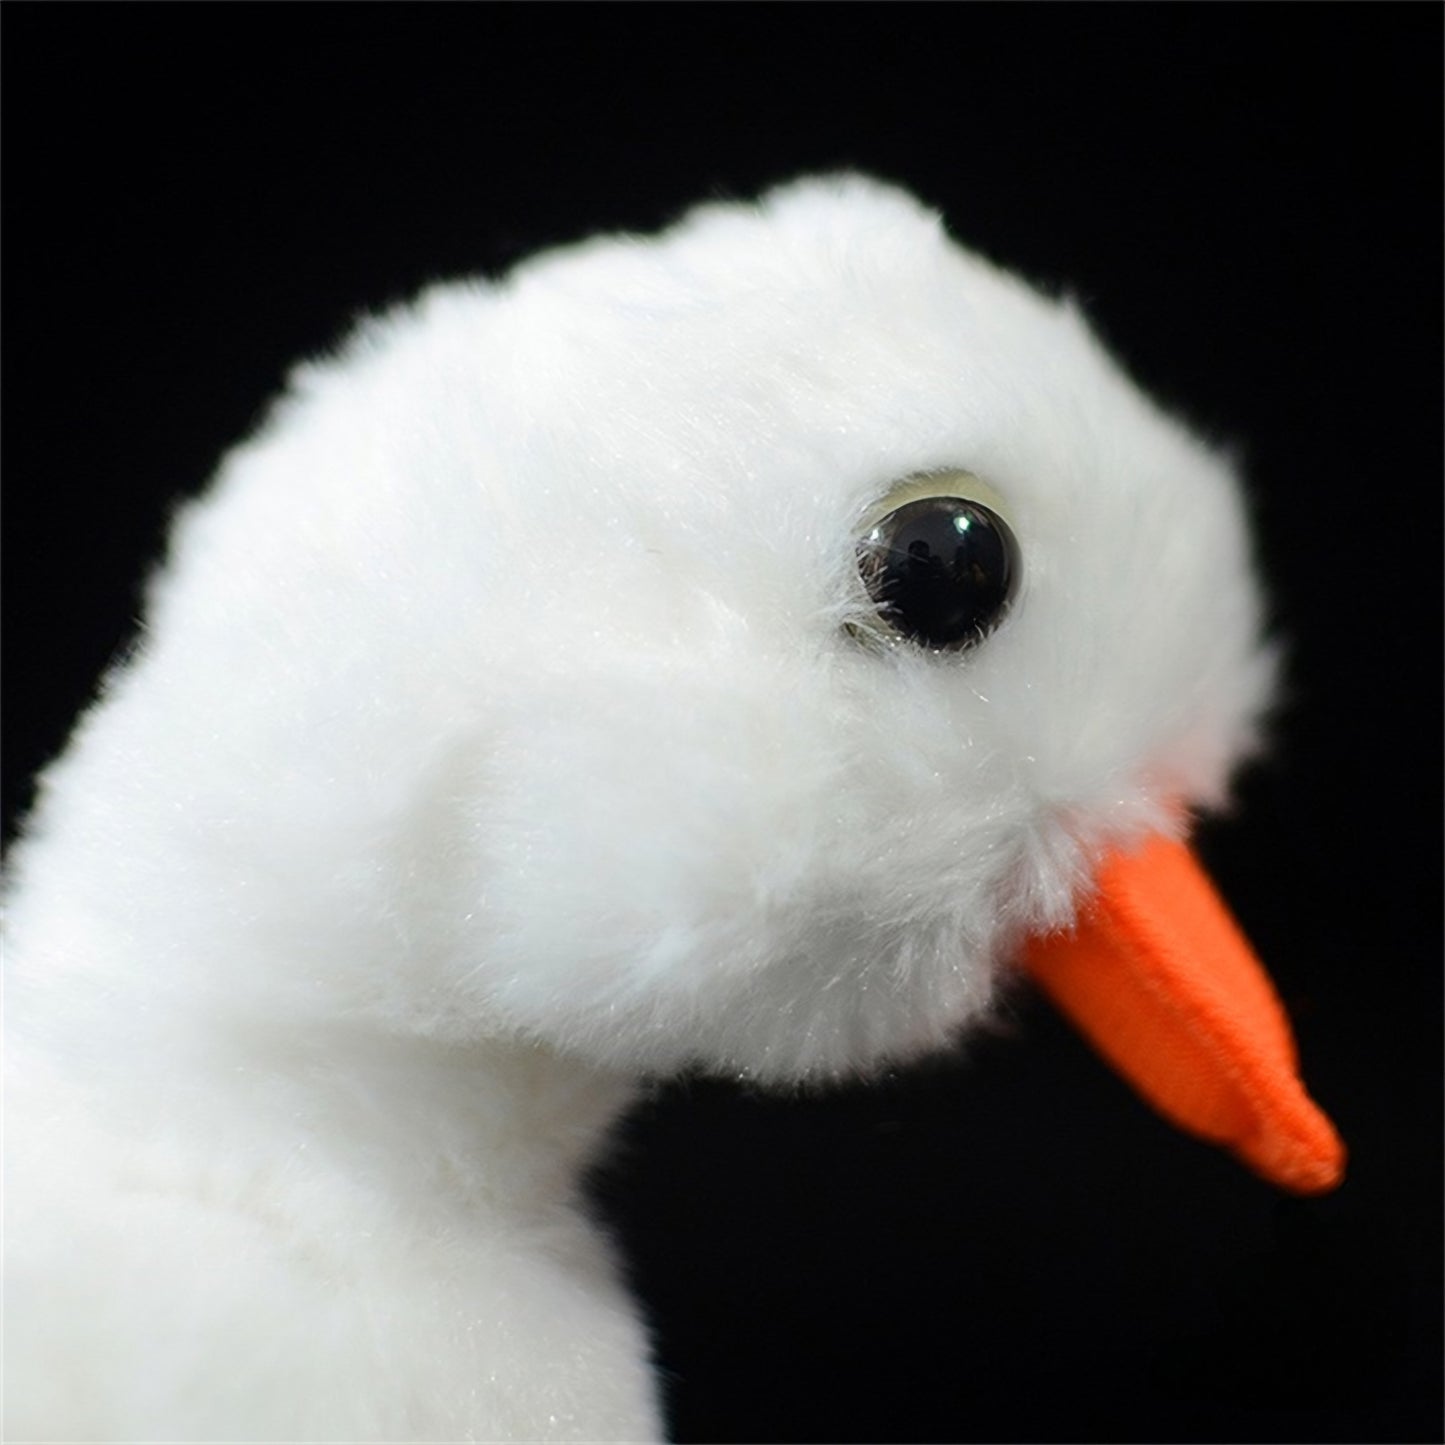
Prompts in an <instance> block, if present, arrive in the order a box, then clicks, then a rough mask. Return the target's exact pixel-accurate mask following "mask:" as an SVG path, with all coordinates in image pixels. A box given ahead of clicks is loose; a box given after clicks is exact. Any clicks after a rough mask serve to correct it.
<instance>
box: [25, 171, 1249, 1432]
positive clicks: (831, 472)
mask: <svg viewBox="0 0 1445 1445" xmlns="http://www.w3.org/2000/svg"><path fill="white" fill-rule="evenodd" d="M942 467H963V468H967V469H969V470H971V471H973V472H975V473H977V474H978V475H980V476H982V477H984V478H986V479H987V481H988V482H989V483H990V485H991V486H992V487H993V488H994V489H996V491H997V492H998V493H999V494H1000V495H1001V496H1002V497H1003V498H1004V499H1005V502H1006V504H1007V507H1008V510H1009V512H1010V516H1011V520H1012V523H1013V526H1014V530H1015V532H1016V533H1017V536H1018V538H1019V540H1020V545H1021V548H1022V553H1023V559H1024V560H1023V565H1024V574H1025V575H1024V584H1023V591H1022V593H1021V595H1020V597H1019V599H1018V600H1017V603H1016V605H1015V606H1014V608H1013V609H1012V611H1011V613H1010V615H1009V617H1008V619H1007V620H1006V622H1005V623H1004V625H1003V626H1002V627H1001V628H1000V629H999V630H998V631H997V632H996V633H995V634H994V635H993V636H992V637H991V638H989V639H988V640H987V641H986V642H985V643H983V644H982V645H981V646H979V647H977V648H975V649H973V650H972V651H969V652H965V653H962V654H954V655H941V654H935V653H931V652H928V651H924V650H920V649H918V648H915V647H912V646H910V645H907V644H904V645H898V646H892V647H890V646H886V645H873V644H870V643H869V642H868V641H867V640H866V638H865V639H863V640H860V638H859V637H858V636H857V635H855V633H854V632H852V631H850V630H849V628H848V627H847V625H846V624H849V623H853V624H856V625H857V626H858V627H860V628H862V629H863V630H865V631H867V630H868V629H869V628H873V629H874V630H875V631H876V614H875V613H874V610H873V608H872V606H871V604H870V602H869V600H868V598H867V596H866V594H865V592H864V590H863V587H862V584H861V582H860V580H859V576H858V572H857V568H856V566H855V560H854V548H855V539H856V536H857V530H858V526H859V520H860V518H861V517H862V516H863V515H864V514H865V513H866V512H867V511H868V510H869V508H870V507H873V506H875V505H876V504H877V503H878V501H879V499H880V497H882V496H883V495H885V494H886V493H887V491H888V489H889V488H890V487H891V486H892V485H893V484H894V483H896V482H897V481H898V480H899V479H901V478H904V477H907V476H908V475H910V474H913V473H917V472H920V471H924V470H927V469H931V468H942ZM1258 625H1259V624H1258V599H1257V593H1256V588H1255V585H1254V582H1253V579H1252V575H1251V570H1250V564H1249V559H1248V551H1247V544H1246V534H1245V528H1244V525H1243V521H1242V511H1241V504H1240V498H1239V493H1238V489H1237V486H1236V482H1235V479H1234V477H1233V476H1232V474H1231V471H1230V468H1229V467H1228V466H1227V465H1226V464H1225V463H1224V462H1223V461H1221V459H1220V458H1219V457H1217V456H1216V455H1214V454H1213V453H1211V451H1209V450H1208V449H1207V448H1206V447H1205V446H1203V445H1202V444H1201V443H1200V442H1199V441H1197V440H1196V439H1194V438H1193V437H1192V436H1190V435H1189V434H1188V433H1186V432H1185V431H1184V430H1183V429H1182V428H1181V427H1180V426H1179V425H1178V424H1177V423H1175V422H1173V421H1171V420H1170V419H1168V418H1167V417H1165V416H1164V415H1163V414H1161V412H1160V411H1158V410H1157V409H1156V408H1155V407H1154V406H1153V405H1151V404H1150V403H1149V402H1148V401H1147V400H1146V399H1145V398H1144V397H1143V396H1141V395H1140V393H1139V392H1138V391H1137V390H1136V389H1135V388H1134V387H1133V386H1132V385H1131V384H1130V382H1129V381H1128V380H1127V379H1126V378H1125V377H1124V376H1123V375H1121V373H1120V372H1119V371H1118V369H1116V367H1115V366H1114V365H1113V364H1112V363H1111V362H1110V360H1109V358H1108V357H1107V356H1106V354H1105V353H1104V352H1103V351H1102V350H1101V348H1100V346H1099V344H1098V343H1097V341H1096V340H1095V339H1094V338H1093V336H1092V335H1091V334H1090V332H1089V330H1088V329H1087V327H1086V325H1085V324H1084V322H1083V321H1082V320H1081V319H1080V317H1079V315H1078V314H1077V312H1076V311H1075V309H1074V308H1073V307H1072V306H1070V305H1068V304H1066V303H1063V304H1061V303H1058V302H1055V301H1053V300H1050V299H1046V298H1044V297H1042V296H1040V295H1039V294H1037V293H1036V292H1034V291H1033V290H1031V289H1029V288H1028V287H1026V286H1025V285H1023V284H1022V283H1020V282H1019V281H1017V280H1015V279H1014V278H1012V277H1011V276H1009V275H1007V274H1005V273H1003V272H1001V271H999V270H997V269H995V268H994V267H992V266H990V265H989V264H987V263H985V262H984V261H982V260H980V259H979V258H977V257H976V256H973V255H970V254H969V253H967V252H965V251H963V250H961V249H959V248H958V247H957V246H955V245H953V244H952V243H951V242H950V241H949V240H948V239H947V237H946V236H945V234H944V232H943V231H942V229H941V227H940V225H939V223H938V221H937V219H936V218H935V217H934V216H932V215H931V214H928V213H926V212H925V211H924V210H922V209H921V208H920V207H919V206H918V205H917V204H916V203H915V202H914V201H912V200H911V199H910V198H908V197H907V196H905V195H903V194H901V193H899V192H898V191H896V190H893V189H890V188H887V187H885V186H882V185H879V184H877V183H873V182H870V181H867V180H863V179H859V178H853V177H841V178H829V179H824V180H810V181H805V182H802V183H799V184H796V185H792V186H789V187H786V188H784V189H782V190H779V191H777V192H774V193H772V194H770V195H769V196H767V197H765V198H764V199H763V200H762V201H761V202H760V203H759V204H757V205H712V206H707V207H704V208H702V209H700V210H697V211H695V212H693V213H692V214H691V215H690V216H688V217H687V218H686V219H685V220H684V221H683V222H682V223H681V224H679V225H678V226H677V227H676V228H675V229H673V230H671V231H669V232H667V233H666V234H664V235H662V236H660V237H658V238H656V239H650V240H642V239H636V238H630V237H622V238H616V237H611V238H605V239H601V240H595V241H592V242H589V243H587V244H584V245H579V246H574V247H570V248H567V249H565V250H561V251H558V252H556V253H553V254H548V255H544V256H540V257H538V258H536V259H534V260H532V261H530V262H528V263H527V264H525V265H523V266H521V267H520V268H519V269H518V270H517V271H516V272H515V273H514V274H513V275H512V276H511V277H509V278H508V279H507V280H506V281H505V282H503V283H501V284H496V285H493V284H487V283H480V282H467V283H463V284H459V285H448V286H443V287H439V288H437V289H435V290H432V291H429V292H427V293H426V294H425V295H423V296H422V297H421V298H420V299H419V300H418V301H417V302H416V303H415V304H414V305H411V306H408V307H405V308H403V309H402V310H400V311H398V312H396V313H395V314H393V315H390V316H387V317H384V318H382V319H380V320H377V321H374V322H371V323H369V324H367V325H365V326H364V327H362V329H361V330H360V332H359V333H358V334H357V335H356V336H354V337H353V338H352V339H351V340H350V341H349V342H348V343H347V345H346V346H345V347H344V348H343V349H342V350H341V352H340V353H339V354H338V355H336V356H335V357H332V358H329V359H327V360H324V361H321V362H318V363H315V364H311V365H306V366H303V367H301V368H300V369H299V370H298V371H297V372H296V373H295V375H294V377H293V378H292V381H291V385H290V388H289V392H288V394H287V396H286V397H285V399H284V400H283V401H282V402H281V403H280V404H279V405H278V406H277V407H276V409H275V410H274V412H273V414H272V415H271V417H270V419H269V420H268V421H267V423H266V424H265V425H264V427H263V428H262V429H261V430H260V432H259V433H258V435H257V436H256V437H255V438H253V439H252V440H251V441H249V442H247V443H246V444H244V445H243V446H241V447H239V448H238V449H237V450H236V451H234V452H233V453H232V454H231V455H230V456H229V457H228V459H227V460H226V461H225V463H224V465H223V467H222V468H221V472H220V475H219V477H218V479H217V481H216V483H215V485H214V487H213V488H212V489H211V490H210V491H209V492H208V493H207V494H206V495H205V496H204V497H203V498H202V499H201V500H200V501H198V502H196V503H195V504H193V505H191V506H190V507H189V508H188V509H187V510H186V511H185V512H184V514H183V515H182V517H181V518H180V521H179V523H178V525H177V527H176V529H175V533H174V537H173V542H172V548H171V555H170V559H169V561H168V563H167V564H166V566H165V567H164V568H163V569H162V571H161V572H160V573H159V575H158V576H157V577H156V579H155V581H154V584H153V587H152V590H151V594H150V598H149V607H148V614H147V624H146V627H145V631H144V635H143V637H142V640H141V643H140V645H139V647H138V648H137V650H136V652H135V654H134V656H133V657H132V658H131V659H130V660H129V661H128V662H127V663H126V665H125V666H123V667H122V668H120V669H118V670H117V672H116V673H115V674H114V675H113V676H112V677H111V678H110V679H109V680H108V682H107V684H106V686H105V688H104V692H103V696H102V698H101V699H100V701H99V702H98V703H97V704H96V706H95V707H94V708H93V709H92V710H91V712H90V713H89V714H88V715H87V716H86V718H85V719H84V720H83V722H82V723H81V725H80V727H79V729H78V731H77V733H76V736H75V739H74V741H73V743H72V745H71V747H70V748H69V750H68V752H67V753H66V754H65V755H64V756H63V757H62V759H61V760H60V761H59V762H58V763H57V764H56V765H55V766H54V767H53V768H52V769H51V770H50V772H49V773H48V774H47V776H46V777H45V780H44V786H43V791H42V797H41V800H40V804H39V806H38V808H37V810H36V812H35V815H34V817H33V818H32V820H31V822H30V824H29V828H28V833H27V836H26V838H25V840H24V841H23V843H22V844H21V846H20V847H19V849H18V850H17V856H16V859H15V867H14V874H13V886H12V892H11V899H10V920H9V935H10V942H9V965H8V967H9V979H8V998H7V1005H8V1013H9V1055H10V1064H11V1068H12V1078H11V1082H10V1085H9V1103H8V1123H9V1134H10V1137H9V1144H8V1153H9V1161H8V1162H9V1212H8V1240H7V1245H8V1259H7V1274H8V1281H7V1282H8V1292H9V1293H8V1300H7V1305H8V1309H7V1319H6V1324H7V1351H8V1357H7V1362H6V1363H7V1369H6V1382H7V1387H8V1398H7V1401H6V1408H7V1412H8V1413H7V1428H8V1432H9V1437H10V1438H12V1439H17V1438H27V1439H29V1438H39V1439H107V1440H117V1439H145V1440H171V1439H180V1438H184V1439H189V1440H201V1439H212V1438H223V1439H238V1438H244V1439H248V1440H261V1439H267V1440H269V1439H286V1440H312V1439H317V1440H320V1439H326V1440H349V1441H359V1440H371V1439H388V1440H401V1439H427V1440H437V1439H446V1440H463V1439H464V1440H497V1439H589V1440H601V1439H647V1438H653V1437H656V1436H657V1435H658V1434H659V1431H660V1425H659V1420H658V1415H657V1410H656V1405H655V1400H654V1387H653V1383H652V1380H651V1376H650V1370H649V1366H648V1361H647V1345H646V1340H645V1335H644V1329H643V1326H642V1324H641V1323H640V1321H639V1319H638V1317H637V1313H636V1311H635V1309H634V1307H633V1305H632V1304H631V1303H630V1302H629V1301H628V1299H627V1298H626V1297H625V1295H624V1293H623V1292H622V1290H621V1289H620V1287H619V1285H618V1283H617V1280H616V1277H615V1273H614V1269H613V1266H612V1263H611V1260H610V1258H609V1251H608V1248H607V1245H606V1242H605V1241H604V1240H603V1239H602V1238H600V1237H599V1235H598V1234H597V1233H596V1232H595V1231H594V1230H593V1228H592V1227H591V1226H590V1225H589V1224H588V1222H587V1221H586V1220H585V1219H584V1218H583V1216H582V1214H581V1212H580V1210H579V1208H578V1206H577V1203H576V1200H575V1197H574V1189H575V1183H576V1179H577V1175H578V1172H579V1170H580V1168H581V1167H582V1165H583V1164H584V1163H585V1162H586V1161H587V1160H588V1159H589V1158H590V1157H591V1156H592V1154H593V1153H594V1152H595V1150H596V1149H597V1147H598V1146H599V1144H600V1142H601V1140H602V1138H603V1135H604V1133H605V1130H606V1128H607V1126H608V1124H609V1122H610V1121H611V1120H612V1119H613V1118H614V1117H615V1115H616V1113H617V1112H618V1111H619V1110H620V1109H621V1108H622V1107H623V1106H624V1104H625V1103H626V1101H627V1100H628V1098H629V1097H630V1091H631V1089H632V1087H633V1083H632V1081H634V1080H636V1079H638V1078H641V1077H643V1076H645V1075H647V1074H649V1073H651V1074H658V1073H667V1072H671V1071H676V1070H681V1069H686V1068H694V1067H698V1068H702V1069H706V1070H713V1071H725V1072H728V1073H735V1074H741V1075H747V1076H750V1077H753V1078H756V1079H760V1080H765V1081H788V1080H804V1079H826V1078H831V1077H835V1076H840V1075H845V1074H852V1073H856V1072H859V1071H866V1070H869V1069H872V1068H874V1067H876V1066H877V1065H879V1064H880V1063H881V1062H883V1061H888V1060H901V1059H907V1058H910V1057H913V1056H915V1055H917V1054H919V1053H921V1052H922V1051H925V1050H929V1049H935V1048H938V1047H940V1046H942V1045H944V1044H947V1043H948V1042H949V1041H950V1040H951V1039H953V1038H954V1037H955V1036H956V1035H957V1033H958V1031H959V1030H960V1028H961V1026H964V1025H966V1024H968V1023H969V1021H970V1020H974V1019H977V1018H978V1017H980V1016H981V1015H982V1014H983V1013H984V1012H985V1011H986V1010H987V1008H988V1006H989V1002H990V997H991V995H992V993H993V991H994V988H995V985H996V981H997V979H998V977H999V975H1000V970H1001V968H1002V967H1003V966H1004V965H1005V964H1006V962H1007V959H1008V957H1009V953H1010V950H1011V948H1012V947H1013V946H1014V945H1015V943H1016V942H1017V940H1018V939H1019V937H1020V936H1021V934H1022V933H1023V932H1024V931H1026V930H1029V929H1035V928H1038V927H1041V926H1047V925H1056V924H1059V923H1061V922H1064V921H1066V920H1068V919H1069V918H1070V916H1071V914H1072V911H1073V909H1074V907H1075V905H1076V900H1077V898H1078V896H1079V893H1080V889H1081V887H1082V886H1083V885H1084V884H1085V883H1086V880H1087V877H1088V873H1089V868H1090V863H1091V860H1092V858H1093V857H1094V856H1095V855H1096V854H1097V852H1098V850H1099V849H1100V848H1102V847H1103V846H1105V845H1106V844H1110V843H1114V842H1117V841H1121V840H1123V839H1126V838H1128V837H1130V836H1132V835H1135V834H1137V833H1139V832H1141V831H1143V830H1146V829H1150V828H1156V827H1159V826H1161V825H1163V826H1169V819H1170V818H1171V817H1172V816H1173V815H1172V813H1171V812H1170V808H1171V806H1172V804H1173V803H1175V802H1177V801H1178V800H1180V799H1184V800H1187V801H1188V802H1190V803H1193V804H1195V805H1204V806H1207V805H1209V804H1212V803H1214V802H1217V801H1218V800H1219V799H1220V798H1221V796H1222V793H1223V789H1224V786H1225V783H1226V779H1227V775H1228V773H1229V770H1230V769H1231V767H1232V766H1233V765H1234V763H1235V762H1236V761H1237V760H1238V759H1239V758H1240V756H1241V755H1242V754H1243V753H1244V752H1245V751H1246V750H1247V749H1248V748H1249V746H1250V744H1251V740H1252V738H1253V735H1254V730H1255V726H1256V721H1257V718H1258V716H1259V713H1260V709H1261V707H1262V705H1263V704H1264V703H1265V701H1266V699H1267V693H1268V690H1269V683H1270V666H1269V662H1268V657H1267V655H1266V653H1265V652H1264V651H1262V649H1261V648H1260V645H1259V642H1258Z"/></svg>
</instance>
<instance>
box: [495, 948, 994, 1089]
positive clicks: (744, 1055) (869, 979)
mask: <svg viewBox="0 0 1445 1445" xmlns="http://www.w3.org/2000/svg"><path fill="white" fill-rule="evenodd" d="M870 942H871V943H872V944H873V945H875V946H874V947H872V948H871V949H870V947H869V944H870ZM880 942H881V940H879V939H877V938H874V939H872V940H869V939H868V938H866V937H859V936H854V937H853V938H851V939H843V938H840V937H837V936H834V937H833V938H831V939H824V938H814V939H811V940H809V946H808V947H807V948H806V950H804V949H798V950H795V951H791V952H786V953H780V954H777V955H774V956H773V957H770V958H763V957H753V958H750V959H749V958H740V957H738V956H737V955H736V954H735V953H734V954H732V955H731V956H729V955H726V954H720V955H715V956H711V957H709V956H706V955H701V954H699V955H694V956H692V957H688V958H678V959H674V960H673V962H672V964H671V966H670V967H669V968H668V969H667V970H666V971H665V974H663V975H661V976H659V975H657V974H654V975H652V976H651V977H650V978H649V977H647V976H646V971H645V970H640V969H639V968H638V967H637V966H636V965H634V967H633V968H631V969H629V970H627V971H626V972H625V973H621V974H619V973H617V972H614V971H612V970H604V971H601V972H599V973H598V974H596V975H594V977H593V979H592V980H591V986H590V987H589V986H588V983H587V981H585V980H583V979H581V978H579V977H577V976H576V975H574V977H573V980H572V987H571V988H570V989H569V990H568V992H567V994H566V996H565V997H560V996H558V995H556V994H553V995H552V996H551V997H550V998H548V999H546V1000H542V999H540V998H537V997H531V998H529V997H528V996H527V995H526V994H525V993H522V992H520V991H517V990H511V991H509V992H510V997H508V998H507V999H506V1001H505V1002H506V1005H507V1007H506V1012H507V1014H508V1016H509V1021H510V1023H511V1025H512V1026H513V1027H515V1028H517V1029H519V1030H520V1031H522V1032H523V1033H525V1034H527V1035H530V1036H531V1037H533V1038H535V1039H538V1040H540V1041H542V1042H545V1043H546V1044H548V1045H550V1046H552V1047H556V1048H559V1049H561V1050H563V1051H565V1052H566V1053H568V1054H570V1055H572V1056H574V1057H581V1058H584V1059H586V1060H589V1061H591V1062H592V1063H594V1064H596V1065H598V1066H600V1067H603V1068H606V1069H607V1070H609V1071H619V1070H621V1071H626V1072H630V1073H633V1074H637V1075H643V1076H650V1077H654V1078H657V1077H671V1076H674V1075H677V1074H682V1073H692V1074H704V1075H710V1076H725V1077H729V1078H733V1079H740V1080H746V1081H748V1082H750V1083H756V1084H759V1085H764V1086H779V1087H789V1086H796V1085H799V1084H826V1083H830V1082H840V1081H843V1080H846V1079H851V1078H858V1077H863V1076H867V1075H869V1074H874V1073H877V1072H878V1071H879V1070H880V1069H883V1068H886V1067H888V1066H890V1065H895V1064H900V1063H904V1062H907V1061H909V1060H912V1059H915V1058H919V1057H921V1056H924V1055H926V1054H929V1053H932V1052H935V1051H937V1050H940V1049H943V1048H947V1047H948V1046H949V1045H950V1044H951V1043H952V1042H953V1041H954V1039H955V1038H956V1037H957V1035H958V1033H959V1032H960V1030H962V1029H964V1028H966V1027H967V1026H968V1025H969V1024H970V1023H971V1022H975V1021H977V1020H980V1019H981V1018H983V1017H984V1016H985V1015H986V1014H987V1013H988V1011H989V1008H990V1006H991V1004H992V1001H993V997H994V992H995V977H996V972H997V971H996V969H995V968H994V967H993V966H992V964H991V962H990V961H989V959H988V956H987V954H986V953H984V951H983V950H981V949H980V948H979V947H978V944H977V941H970V940H966V939H965V938H964V937H962V936H961V934H960V930H959V928H958V926H957V920H949V921H947V922H944V923H941V924H939V925H938V926H937V927H935V928H933V929H925V930H919V931H910V932H907V933H903V934H901V935H900V936H897V937H895V938H893V939H890V940H888V941H887V943H886V944H885V945H884V946H876V945H878V944H879V943H880ZM970 944H971V945H972V946H970ZM830 945H831V946H830Z"/></svg>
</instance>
